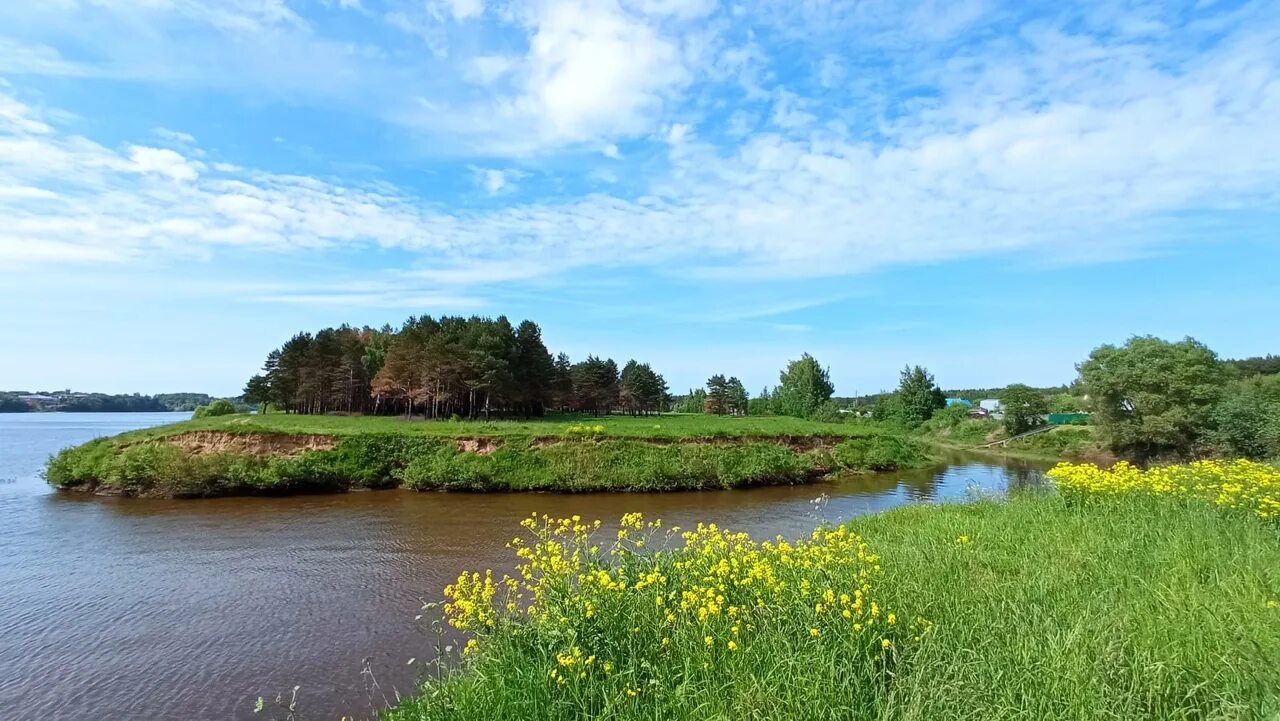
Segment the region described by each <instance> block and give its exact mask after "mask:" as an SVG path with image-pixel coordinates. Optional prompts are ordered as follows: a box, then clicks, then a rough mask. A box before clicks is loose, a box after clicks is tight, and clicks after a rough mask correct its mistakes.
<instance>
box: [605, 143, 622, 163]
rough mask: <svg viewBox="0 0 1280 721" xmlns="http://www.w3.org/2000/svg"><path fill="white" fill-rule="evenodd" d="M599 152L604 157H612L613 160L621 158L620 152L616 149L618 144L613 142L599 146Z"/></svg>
mask: <svg viewBox="0 0 1280 721" xmlns="http://www.w3.org/2000/svg"><path fill="white" fill-rule="evenodd" d="M600 154H601V155H603V156H604V157H606V158H613V159H614V160H621V159H622V153H621V152H619V151H618V146H617V145H616V144H614V143H609V144H608V145H606V146H604V147H603V148H601V149H600Z"/></svg>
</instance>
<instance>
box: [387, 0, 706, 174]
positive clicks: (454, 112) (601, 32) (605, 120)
mask: <svg viewBox="0 0 1280 721" xmlns="http://www.w3.org/2000/svg"><path fill="white" fill-rule="evenodd" d="M518 17H519V20H520V24H521V27H522V28H523V29H524V30H525V31H526V32H527V33H528V51H527V52H526V53H525V54H524V55H523V56H521V57H519V58H513V57H509V56H504V57H487V56H482V58H480V59H477V60H473V61H471V62H470V64H469V68H468V73H469V74H470V76H471V77H473V78H474V79H476V80H478V81H480V82H481V83H482V84H489V83H492V82H493V81H494V80H495V79H497V78H504V77H506V78H509V80H510V82H511V84H512V88H511V92H501V93H497V94H494V95H491V96H489V97H487V98H486V99H484V100H482V101H479V102H476V103H468V104H462V105H458V104H455V103H450V102H448V101H442V100H438V99H434V98H420V99H419V102H418V110H417V111H415V112H410V113H405V114H401V115H400V116H399V119H400V120H401V121H403V122H406V123H409V124H411V125H416V126H418V127H420V128H423V129H426V130H428V131H431V132H441V133H445V134H449V135H455V136H460V137H463V138H466V139H467V141H468V142H469V143H471V144H472V145H474V146H477V147H479V148H480V149H482V150H485V151H487V152H496V153H501V154H516V155H519V154H528V153H535V152H539V151H543V150H547V149H552V148H556V147H560V146H564V145H572V144H577V143H583V142H587V141H591V140H608V139H612V138H617V137H623V136H634V135H639V134H642V133H644V132H646V131H648V130H650V129H651V128H652V127H654V125H655V123H656V122H658V119H659V118H660V117H661V113H662V111H663V109H664V107H665V105H666V103H667V102H668V101H669V100H670V99H671V98H672V97H674V93H676V92H677V91H678V90H679V89H680V88H681V87H682V86H684V85H685V84H686V83H688V82H689V80H690V75H689V72H688V70H687V69H686V68H685V66H684V63H683V60H682V56H681V51H680V46H679V44H678V40H676V39H673V38H671V37H668V36H667V35H666V34H665V32H664V31H663V29H662V27H661V26H660V25H659V24H657V23H654V22H651V21H650V19H649V17H648V16H645V15H642V14H637V13H634V12H631V11H628V10H627V9H625V8H623V7H622V6H620V5H619V4H618V3H617V2H616V0H592V1H590V2H586V1H583V0H559V1H556V2H540V3H535V4H533V5H532V6H530V7H529V8H528V9H527V10H526V11H525V12H524V13H522V14H520V15H519V16H518Z"/></svg>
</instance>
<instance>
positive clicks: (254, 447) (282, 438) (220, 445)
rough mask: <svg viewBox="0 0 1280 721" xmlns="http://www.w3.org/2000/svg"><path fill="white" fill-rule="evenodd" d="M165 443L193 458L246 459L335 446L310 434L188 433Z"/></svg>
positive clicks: (330, 439)
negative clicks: (233, 456) (227, 455)
mask: <svg viewBox="0 0 1280 721" xmlns="http://www.w3.org/2000/svg"><path fill="white" fill-rule="evenodd" d="M164 440H165V442H166V443H168V444H170V445H173V446H177V447H178V448H181V449H182V450H183V451H186V452H187V453H190V454H191V455H194V456H199V455H206V454H210V453H236V454H240V455H248V456H294V455H297V454H299V453H302V452H303V451H327V450H329V449H330V448H333V447H334V446H336V445H337V444H338V441H337V439H336V438H334V437H333V436H326V435H320V434H312V433H224V432H222V431H189V432H187V433H179V434H178V435H175V436H169V437H168V438H165V439H164Z"/></svg>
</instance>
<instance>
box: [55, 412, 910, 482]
mask: <svg viewBox="0 0 1280 721" xmlns="http://www.w3.org/2000/svg"><path fill="white" fill-rule="evenodd" d="M928 458H929V457H928V455H927V453H926V450H925V446H924V445H923V444H922V443H921V442H919V441H917V440H915V439H912V438H910V437H908V436H907V435H905V434H903V433H900V432H894V431H892V430H890V429H887V428H883V427H880V426H879V424H872V423H868V424H856V425H855V424H840V423H822V422H819V421H810V420H805V419H799V418H787V417H779V416H772V417H760V418H753V417H733V416H715V415H711V416H706V415H702V416H697V415H664V416H642V417H631V416H601V417H591V416H583V417H562V416H552V417H548V418H545V419H540V420H529V421H489V422H485V421H455V422H450V421H422V420H420V419H417V420H406V419H405V418H404V417H361V416H305V415H293V414H288V415H286V414H277V413H273V414H267V415H225V416H213V417H204V418H197V419H193V420H191V421H186V422H183V423H176V424H172V425H167V426H160V427H157V428H150V429H146V430H141V431H134V432H131V433H125V434H122V435H119V436H115V437H112V438H103V439H98V440H95V441H91V442H90V443H87V444H85V445H82V446H79V447H76V448H71V449H67V450H64V451H62V452H61V453H59V454H58V455H57V456H55V457H54V458H53V459H52V460H51V461H50V464H49V467H48V470H47V477H48V480H49V481H50V482H51V483H53V484H54V485H56V486H58V487H59V488H65V489H70V490H80V491H89V492H94V493H100V494H108V495H132V496H160V497H207V496H223V495H253V494H280V493H306V492H339V491H349V490H362V489H383V488H395V487H403V488H409V489H414V490H461V491H547V490H552V491H569V492H574V491H602V490H617V491H669V490H691V489H709V488H737V487H745V486H756V485H771V484H794V483H803V482H807V481H811V480H815V479H818V478H821V477H823V476H826V475H828V474H831V473H835V472H841V471H855V472H857V471H883V470H894V469H897V468H900V467H904V466H915V465H920V464H923V463H926V462H928Z"/></svg>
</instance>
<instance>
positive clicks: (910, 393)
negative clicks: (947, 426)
mask: <svg viewBox="0 0 1280 721" xmlns="http://www.w3.org/2000/svg"><path fill="white" fill-rule="evenodd" d="M898 378H899V380H898V391H897V395H898V403H899V405H898V412H899V413H901V415H902V420H903V422H904V423H906V424H907V425H911V426H917V425H920V424H921V423H924V422H925V421H927V420H929V419H930V418H932V417H933V412H934V411H936V410H937V409H939V408H942V407H944V406H946V405H947V401H946V398H945V397H944V396H943V395H942V389H941V388H939V387H938V384H937V383H935V382H934V380H933V374H931V373H930V372H929V371H928V370H927V369H925V368H922V367H921V366H915V367H914V368H913V367H906V368H903V369H902V373H901V374H899V376H898Z"/></svg>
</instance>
